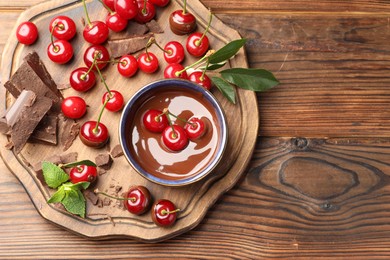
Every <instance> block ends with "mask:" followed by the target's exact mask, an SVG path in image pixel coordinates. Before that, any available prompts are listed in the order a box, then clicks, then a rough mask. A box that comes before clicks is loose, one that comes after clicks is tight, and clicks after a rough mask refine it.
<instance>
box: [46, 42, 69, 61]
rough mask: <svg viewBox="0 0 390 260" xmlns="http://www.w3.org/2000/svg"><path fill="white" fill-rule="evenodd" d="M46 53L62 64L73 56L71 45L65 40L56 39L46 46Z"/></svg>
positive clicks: (51, 58)
mask: <svg viewBox="0 0 390 260" xmlns="http://www.w3.org/2000/svg"><path fill="white" fill-rule="evenodd" d="M47 55H48V56H49V58H50V60H52V61H53V62H55V63H58V64H64V63H67V62H68V61H70V59H71V58H72V57H73V47H72V45H71V44H70V43H69V42H67V41H64V40H56V41H54V43H50V44H49V46H48V47H47Z"/></svg>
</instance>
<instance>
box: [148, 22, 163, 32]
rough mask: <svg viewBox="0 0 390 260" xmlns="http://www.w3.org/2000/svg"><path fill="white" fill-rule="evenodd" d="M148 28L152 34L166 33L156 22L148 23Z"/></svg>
mask: <svg viewBox="0 0 390 260" xmlns="http://www.w3.org/2000/svg"><path fill="white" fill-rule="evenodd" d="M146 27H148V29H149V31H150V32H151V33H155V34H158V33H164V30H163V29H162V28H161V27H160V25H159V24H158V23H157V22H156V20H151V21H150V22H148V23H146Z"/></svg>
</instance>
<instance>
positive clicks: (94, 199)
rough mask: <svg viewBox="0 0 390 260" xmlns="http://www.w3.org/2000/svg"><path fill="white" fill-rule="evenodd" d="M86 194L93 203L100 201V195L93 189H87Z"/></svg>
mask: <svg viewBox="0 0 390 260" xmlns="http://www.w3.org/2000/svg"><path fill="white" fill-rule="evenodd" d="M84 196H85V197H86V198H87V199H88V200H89V201H90V202H91V203H92V204H93V205H97V204H98V202H99V197H98V196H97V195H96V194H95V193H94V192H93V191H91V190H85V191H84Z"/></svg>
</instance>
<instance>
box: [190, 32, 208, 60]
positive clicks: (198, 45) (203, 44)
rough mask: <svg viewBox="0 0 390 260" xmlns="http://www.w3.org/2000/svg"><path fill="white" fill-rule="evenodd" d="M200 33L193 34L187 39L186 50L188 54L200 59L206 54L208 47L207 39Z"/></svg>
mask: <svg viewBox="0 0 390 260" xmlns="http://www.w3.org/2000/svg"><path fill="white" fill-rule="evenodd" d="M202 36H203V34H202V33H200V32H194V33H192V34H191V35H190V36H188V38H187V44H186V48H187V51H188V53H189V54H191V55H192V56H194V57H200V56H203V55H204V54H206V52H207V50H208V49H209V47H210V43H209V38H208V37H207V36H206V35H204V36H203V39H202Z"/></svg>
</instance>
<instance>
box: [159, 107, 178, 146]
mask: <svg viewBox="0 0 390 260" xmlns="http://www.w3.org/2000/svg"><path fill="white" fill-rule="evenodd" d="M169 114H170V112H169V110H168V108H164V110H163V113H162V115H167V119H168V124H169V126H170V127H171V128H172V137H173V138H174V139H176V138H177V134H176V131H175V128H174V127H173V124H172V120H171V118H170V117H169ZM162 115H159V116H162Z"/></svg>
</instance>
